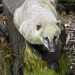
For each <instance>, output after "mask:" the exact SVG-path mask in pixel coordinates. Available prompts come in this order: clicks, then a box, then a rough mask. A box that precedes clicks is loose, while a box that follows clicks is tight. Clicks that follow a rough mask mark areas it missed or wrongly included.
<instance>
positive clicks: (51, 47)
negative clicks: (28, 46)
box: [43, 37, 55, 52]
mask: <svg viewBox="0 0 75 75" xmlns="http://www.w3.org/2000/svg"><path fill="white" fill-rule="evenodd" d="M43 44H44V46H45V47H46V48H47V49H48V50H49V52H55V48H54V42H53V40H50V39H49V38H48V37H44V42H43Z"/></svg>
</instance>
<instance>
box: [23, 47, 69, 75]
mask: <svg viewBox="0 0 75 75" xmlns="http://www.w3.org/2000/svg"><path fill="white" fill-rule="evenodd" d="M67 72H68V60H67V56H66V55H64V54H62V56H61V58H60V60H59V70H58V73H57V72H55V71H54V70H52V69H50V68H48V66H47V63H46V61H43V60H42V58H41V56H40V55H39V53H38V52H35V51H34V50H32V49H31V48H30V47H27V48H26V49H25V53H24V75H66V73H67Z"/></svg>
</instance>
